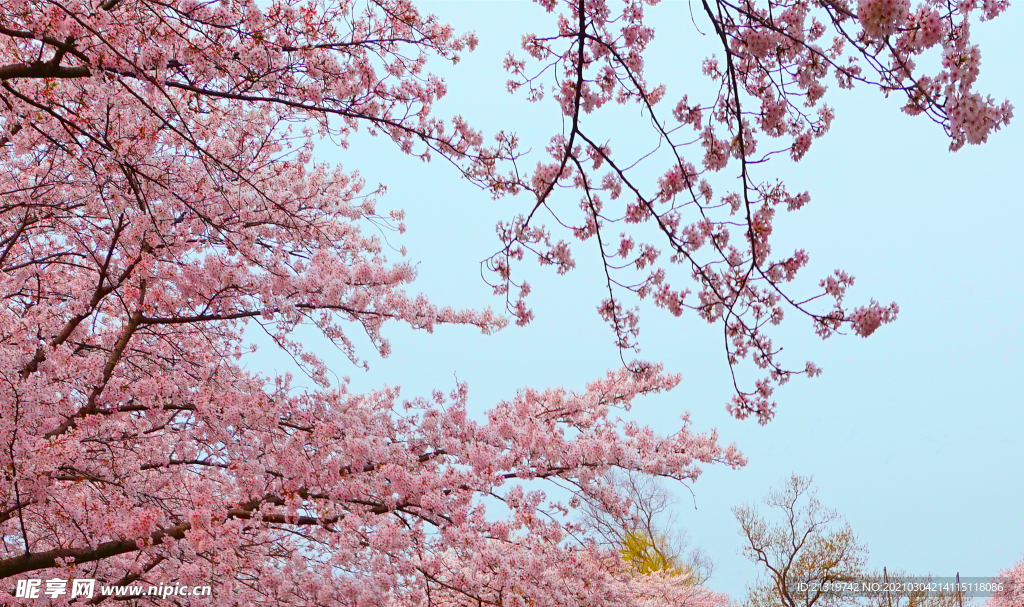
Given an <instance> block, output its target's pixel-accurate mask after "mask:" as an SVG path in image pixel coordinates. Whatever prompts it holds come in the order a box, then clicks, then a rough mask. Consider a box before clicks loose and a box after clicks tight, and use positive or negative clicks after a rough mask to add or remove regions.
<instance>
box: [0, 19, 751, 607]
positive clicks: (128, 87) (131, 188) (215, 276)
mask: <svg viewBox="0 0 1024 607" xmlns="http://www.w3.org/2000/svg"><path fill="white" fill-rule="evenodd" d="M474 44H475V40H474V39H473V37H472V36H462V37H459V36H456V35H454V34H453V32H452V31H451V29H450V28H448V27H446V26H443V25H441V24H439V23H438V22H437V20H436V19H434V18H433V17H430V16H424V15H421V14H420V13H419V12H418V11H417V10H416V8H415V7H414V6H412V5H411V4H409V3H408V2H405V1H404V0H376V1H370V2H366V3H353V2H347V1H341V2H272V3H259V4H257V3H255V2H250V1H247V0H239V1H233V0H228V1H224V2H217V3H210V2H196V1H194V0H181V1H172V2H158V1H154V0H97V1H91V0H86V1H74V2H68V3H61V2H38V1H27V0H26V1H22V0H14V1H13V2H5V3H4V4H3V6H2V7H0V191H2V192H3V199H2V208H0V226H2V227H0V294H2V296H3V299H4V304H5V305H4V306H3V307H2V309H0V335H2V337H0V579H3V580H5V581H6V582H10V585H9V587H8V588H5V592H6V591H7V590H8V589H9V588H13V587H14V585H15V584H14V583H15V580H17V579H23V578H26V577H31V578H37V579H38V578H43V579H64V580H66V579H70V578H90V579H95V580H98V581H100V583H102V584H107V585H126V584H131V583H133V582H135V581H137V580H142V581H146V580H156V581H157V582H159V583H161V584H172V583H173V584H180V585H186V584H187V585H208V584H212V585H215V591H214V593H213V596H212V597H209V598H205V597H189V598H188V599H187V602H188V604H216V605H246V606H251V605H328V604H331V605H335V604H339V603H341V604H348V605H395V606H397V605H402V606H409V605H477V606H479V605H483V604H490V605H512V606H516V605H524V606H525V605H531V606H551V607H554V606H555V605H587V606H589V607H600V606H608V607H611V606H612V605H628V604H648V605H650V604H656V603H657V604H672V605H690V606H692V607H710V606H711V605H717V604H720V603H721V602H722V601H723V600H724V599H723V597H721V596H719V595H716V594H714V593H711V592H708V591H706V590H704V589H701V588H698V587H694V586H691V585H687V584H685V583H683V582H682V581H680V580H678V579H666V578H663V577H659V576H646V577H644V576H636V577H630V576H628V575H626V574H623V573H622V571H623V568H622V567H621V562H620V561H619V560H618V556H617V554H616V553H614V552H609V551H607V550H602V549H599V548H597V547H596V546H595V545H593V544H592V543H588V542H586V541H584V540H582V539H579V538H581V533H580V530H579V528H578V526H576V525H574V524H573V523H572V522H571V521H572V517H570V516H567V515H568V513H569V511H571V510H572V509H573V508H575V507H576V505H577V504H578V503H579V502H580V500H582V499H588V500H595V499H596V500H601V501H602V502H603V503H606V504H607V506H608V508H610V509H619V510H621V509H623V508H625V507H626V506H625V505H624V503H623V498H622V496H620V495H618V494H617V492H616V491H615V490H614V489H613V488H610V487H609V486H608V485H607V482H606V480H605V477H604V473H605V472H607V471H608V470H609V469H611V468H624V469H627V470H633V471H637V472H643V473H646V474H652V475H659V476H663V477H667V478H673V479H677V480H683V481H685V480H691V479H694V478H696V476H697V475H698V473H699V472H700V469H701V466H702V465H704V464H714V463H721V464H725V465H729V466H740V465H742V464H743V463H744V462H743V459H742V457H741V456H740V454H739V453H738V452H737V451H736V450H735V448H732V447H728V448H725V447H720V446H719V445H718V443H717V440H716V437H715V435H714V434H697V433H694V432H691V431H690V429H689V427H688V423H687V422H686V421H685V420H684V421H683V423H682V424H681V427H680V429H679V431H678V432H677V433H675V434H672V435H671V436H668V437H665V436H656V435H655V434H654V433H653V432H652V431H651V430H650V429H649V428H644V427H639V426H636V425H634V424H632V423H629V422H625V421H622V420H619V419H618V418H617V417H616V416H615V414H614V411H615V410H616V409H624V408H628V407H629V406H630V405H631V403H632V401H633V399H634V398H635V397H637V396H639V395H642V394H646V393H650V392H658V391H662V390H666V389H668V388H671V387H672V386H673V385H675V384H676V383H677V382H678V377H676V376H672V375H666V374H664V373H662V371H661V369H660V367H658V366H656V365H647V364H641V363H637V364H634V365H633V366H632V367H631V370H629V371H626V370H622V371H618V372H615V373H612V374H610V375H609V376H608V377H606V378H605V379H602V380H600V381H597V382H594V383H593V384H591V385H590V386H589V387H588V388H587V389H586V390H585V391H583V392H580V393H570V392H568V391H565V390H550V391H547V392H535V391H524V392H522V393H521V394H520V395H519V396H518V397H517V398H515V399H514V400H512V401H510V402H507V403H502V404H500V405H498V406H497V407H496V408H494V409H493V410H492V411H491V412H490V413H489V418H488V419H487V421H485V422H475V421H473V420H471V419H470V418H469V417H468V416H467V413H466V399H467V396H466V389H465V387H464V386H459V387H458V388H457V389H456V390H455V391H454V392H453V393H452V394H451V395H450V396H447V397H446V396H444V395H442V394H437V395H435V396H434V398H433V399H432V400H423V399H420V400H411V401H402V400H401V399H400V398H399V396H398V389H397V388H394V389H384V390H381V391H378V392H374V393H370V394H361V395H360V394H351V393H349V392H348V391H347V389H346V387H345V385H341V386H332V385H331V384H330V382H329V381H328V379H327V376H328V370H327V367H326V365H325V364H324V361H323V360H321V359H320V358H319V357H317V356H315V355H314V354H313V353H311V352H310V351H308V350H307V349H305V348H304V347H303V345H302V344H301V343H300V341H299V340H298V339H297V338H296V337H295V335H294V332H295V329H296V328H297V327H298V326H300V325H303V324H305V325H312V326H315V327H316V328H318V329H319V331H320V332H321V333H322V334H323V335H324V336H326V337H327V338H329V339H330V340H332V341H333V342H334V343H335V344H336V345H337V346H338V348H339V349H340V350H341V351H342V352H344V353H345V354H346V355H347V356H348V357H349V358H350V359H351V360H352V361H353V362H360V360H361V359H360V357H359V354H358V353H357V352H356V348H355V345H354V342H353V341H352V340H351V338H350V335H351V331H352V330H357V331H362V332H363V333H365V334H366V335H367V336H368V338H369V341H370V342H371V343H372V344H373V346H374V347H375V348H376V349H377V350H378V351H379V353H380V354H382V355H387V354H388V352H389V349H390V346H389V343H388V341H387V339H386V338H385V337H384V336H383V334H382V329H383V327H384V325H385V323H387V322H389V321H391V322H393V323H396V322H400V323H406V324H408V325H410V326H412V327H413V328H416V329H421V330H426V331H431V330H433V328H434V327H435V326H436V325H438V324H439V323H448V324H459V325H471V326H475V327H477V328H478V329H479V330H481V331H483V332H485V333H489V332H491V331H494V330H496V329H498V328H500V327H501V326H503V325H504V324H505V322H506V321H505V318H504V317H502V316H500V315H496V314H494V313H492V312H490V311H487V310H484V311H474V310H456V309H451V308H445V307H439V306H436V305H434V304H432V303H430V302H429V301H428V300H427V299H426V298H424V297H423V296H416V295H410V294H407V293H406V292H405V291H404V290H403V288H404V286H405V285H406V284H408V283H409V282H410V281H411V280H413V278H414V275H415V272H414V270H413V268H412V267H411V266H410V265H408V264H402V263H397V264H396V263H391V262H389V261H388V260H387V259H386V258H385V256H384V254H383V248H382V243H381V239H380V238H379V237H378V236H373V235H370V234H369V233H368V232H367V230H390V229H394V230H402V229H403V227H404V226H403V225H402V223H401V222H402V214H401V213H400V212H392V213H391V214H390V215H379V214H378V212H377V210H376V206H377V203H376V197H377V195H378V194H379V192H375V191H371V192H367V191H366V190H365V187H364V184H363V182H362V181H361V179H360V178H359V176H358V175H357V174H355V173H345V172H342V171H341V169H340V168H338V167H331V166H327V165H324V164H321V163H317V162H314V161H313V158H312V149H313V145H314V143H315V142H316V140H317V138H318V137H323V136H327V135H331V136H333V137H334V138H335V139H336V140H337V141H340V142H342V144H343V145H347V142H348V137H349V135H350V134H351V132H352V131H353V130H355V129H356V128H358V127H359V126H363V127H365V128H369V129H371V130H372V131H373V132H375V133H379V134H381V135H383V136H386V137H389V138H391V139H392V140H394V142H395V143H396V144H397V145H398V146H399V148H400V149H402V150H403V151H405V152H408V153H411V154H416V155H420V156H424V157H426V156H429V155H430V154H440V155H442V156H443V157H446V158H448V159H450V160H452V161H454V162H456V163H457V164H458V166H459V167H460V168H461V169H462V170H463V171H464V172H465V173H466V174H467V175H469V176H470V177H472V178H474V179H485V180H492V181H493V180H497V177H494V175H496V174H497V173H496V171H497V168H495V167H498V166H499V165H500V164H501V163H502V162H505V161H509V160H511V159H512V153H513V152H512V149H511V147H510V146H508V145H498V146H496V147H494V148H486V147H484V146H483V145H482V143H481V141H482V137H481V136H480V135H479V133H477V132H476V131H473V130H472V129H471V128H470V127H469V126H468V125H467V124H466V123H465V121H463V120H462V119H461V118H455V119H454V120H452V121H451V122H448V123H446V122H444V121H441V120H438V119H435V118H434V117H433V116H432V114H431V105H432V103H433V102H434V101H435V100H436V99H437V98H438V97H440V96H441V95H443V94H444V92H445V89H444V83H443V82H442V81H441V80H439V79H438V78H435V77H433V76H431V75H429V74H426V73H425V72H424V64H425V61H426V59H427V57H428V56H430V55H434V56H440V57H443V58H447V59H451V60H454V59H456V58H457V57H458V53H459V52H461V51H463V50H465V49H467V48H471V47H472V46H473V45H474ZM247 327H248V328H249V329H250V330H253V329H255V330H263V331H265V332H266V333H267V335H268V336H269V337H270V338H271V339H272V340H274V341H275V342H276V343H277V344H278V345H280V346H281V348H282V349H283V350H284V351H285V352H287V353H288V354H290V355H291V356H292V357H293V358H294V360H295V361H296V362H297V363H298V364H299V365H301V366H302V367H303V368H304V370H305V371H306V372H307V373H308V374H309V376H310V377H311V378H312V379H313V380H314V381H315V382H316V385H315V386H314V387H313V388H311V389H305V390H299V389H296V388H293V387H292V385H291V382H290V379H289V377H287V376H280V377H265V376H261V375H257V374H254V373H251V372H249V371H247V370H246V369H245V368H244V366H243V362H242V356H243V354H244V353H245V352H247V351H248V348H247V347H246V340H245V339H244V335H243V333H244V331H245V330H246V328H247ZM544 484H547V485H552V486H557V487H558V490H557V491H555V492H554V494H557V495H559V496H564V502H563V501H559V499H558V498H555V497H547V496H546V495H545V494H544V493H543V492H542V486H543V485H544ZM549 492H550V491H549ZM495 501H500V502H502V503H503V504H504V506H505V508H506V509H507V512H508V514H507V516H494V515H492V514H488V513H487V511H486V508H485V507H486V505H487V503H492V504H493V503H494V502H495ZM100 600H103V598H102V597H97V598H96V600H94V601H92V602H98V601H100ZM152 600H154V599H149V598H136V599H132V601H134V602H135V603H146V602H150V601H152ZM182 600H185V599H182ZM5 601H6V599H5ZM82 601H83V599H82V598H81V597H73V598H72V597H70V596H67V595H65V596H58V597H54V600H53V601H52V603H53V604H67V603H75V604H80V603H81V602H82ZM5 604H6V603H5Z"/></svg>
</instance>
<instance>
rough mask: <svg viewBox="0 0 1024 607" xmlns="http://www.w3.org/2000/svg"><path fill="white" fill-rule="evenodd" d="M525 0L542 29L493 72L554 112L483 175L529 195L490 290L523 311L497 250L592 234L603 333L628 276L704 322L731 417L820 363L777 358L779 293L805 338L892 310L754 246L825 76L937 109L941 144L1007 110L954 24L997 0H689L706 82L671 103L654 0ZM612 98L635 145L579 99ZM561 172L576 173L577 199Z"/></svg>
mask: <svg viewBox="0 0 1024 607" xmlns="http://www.w3.org/2000/svg"><path fill="white" fill-rule="evenodd" d="M537 3H538V4H540V5H541V6H543V7H544V8H545V9H547V10H548V11H549V12H552V13H555V12H557V31H553V32H551V33H550V34H544V35H542V34H534V35H527V36H524V38H523V51H524V52H525V54H526V56H525V57H517V56H515V55H512V54H510V55H509V56H508V58H507V60H506V62H505V67H506V68H507V70H508V71H509V72H510V75H511V79H510V80H509V83H508V86H509V89H510V90H512V91H517V90H526V91H527V92H528V98H529V99H530V100H531V101H539V100H541V99H542V98H544V97H545V95H547V96H550V97H551V98H552V99H553V100H554V101H555V102H556V103H557V104H558V105H559V106H560V110H561V112H562V114H563V115H564V117H565V120H564V124H565V125H566V126H565V130H564V132H562V133H560V134H558V135H557V136H555V137H554V138H552V139H551V143H550V146H549V147H548V153H549V157H548V158H546V159H545V160H543V161H541V162H539V163H538V164H537V167H536V169H535V170H533V171H532V172H530V173H528V174H524V175H523V176H522V177H521V178H520V175H519V172H518V171H517V172H516V173H515V177H514V178H513V179H512V180H510V181H508V182H501V183H497V184H492V187H493V189H494V190H495V192H496V194H497V195H501V194H504V193H506V192H527V193H528V194H529V195H530V198H531V202H530V208H529V211H528V212H525V213H523V214H521V215H519V216H517V217H516V218H515V219H514V220H512V221H510V222H508V223H507V224H502V225H500V226H499V230H498V231H499V235H500V236H501V238H502V239H503V241H504V247H503V248H502V249H501V250H500V251H499V252H498V253H497V254H495V255H494V256H493V257H491V258H490V259H489V260H487V262H486V265H487V267H488V268H489V269H490V270H492V272H493V275H494V276H495V279H496V280H495V281H494V287H495V291H496V292H498V293H500V294H503V295H504V296H505V297H506V298H507V302H508V309H509V310H510V311H511V312H512V313H513V314H514V315H515V316H516V317H517V318H518V320H519V322H520V323H525V322H528V321H529V320H530V319H531V317H532V312H531V311H530V309H529V308H528V307H527V306H526V304H525V303H524V300H523V297H525V296H526V295H527V294H528V293H529V285H528V284H526V283H524V282H521V281H520V282H516V281H515V280H513V274H512V267H513V265H514V264H515V263H516V262H518V261H519V260H521V259H523V257H524V256H525V255H527V254H535V255H537V256H538V258H539V259H540V262H541V263H542V264H549V265H554V266H555V267H556V268H557V270H558V272H559V273H564V272H566V271H568V270H570V269H572V268H573V267H574V266H575V260H574V257H573V254H572V252H573V247H572V245H571V244H570V243H571V240H573V239H574V240H577V241H588V240H590V241H596V246H597V248H598V249H599V251H600V253H599V257H600V262H601V264H602V267H603V269H604V276H605V284H606V287H607V293H608V295H607V298H606V299H605V300H604V301H603V302H602V303H601V305H600V306H599V312H600V314H601V316H602V317H603V318H604V319H605V320H606V321H607V322H608V323H609V324H610V325H611V327H612V329H613V330H614V333H615V337H616V343H617V344H618V346H619V347H620V348H622V349H624V350H625V349H630V348H635V347H636V346H637V336H638V331H639V317H638V312H637V310H636V308H630V307H629V306H630V304H629V302H628V301H627V299H628V298H629V297H630V296H635V297H636V298H638V299H648V298H649V299H650V300H653V302H654V304H655V305H656V306H659V307H661V308H664V309H666V310H668V311H669V312H671V313H672V314H674V315H677V316H678V315H680V314H682V313H683V312H684V311H686V310H692V311H694V312H695V313H696V314H698V315H699V316H700V318H702V319H704V320H706V321H707V322H709V323H717V324H719V325H720V326H721V328H722V331H723V334H724V335H723V336H724V341H725V348H726V356H727V360H728V363H729V365H730V369H732V370H733V378H734V384H735V390H736V394H735V397H734V398H733V401H732V403H731V404H730V410H731V412H732V413H733V414H734V415H736V416H737V417H740V418H743V417H747V416H749V415H756V416H757V418H758V419H759V420H760V421H761V422H762V423H764V422H766V421H767V420H769V419H770V418H771V417H772V415H773V414H774V409H775V403H774V402H772V401H771V400H770V399H771V395H772V393H773V391H774V386H777V385H779V384H782V383H785V382H786V381H787V380H788V379H790V377H792V376H793V375H794V374H806V375H808V376H814V375H817V374H818V373H819V372H820V370H819V369H818V368H817V367H816V366H815V365H814V364H813V363H807V364H806V366H803V367H802V368H797V369H793V368H789V367H787V366H785V363H784V362H783V361H781V360H780V358H779V356H778V355H779V352H780V351H781V348H780V347H779V346H777V345H775V343H774V342H773V340H772V338H771V336H770V329H771V327H772V326H773V325H777V324H778V323H780V322H781V321H782V319H783V317H784V314H785V313H786V311H787V310H789V311H796V312H798V313H800V314H803V315H805V316H807V317H808V318H810V320H811V321H812V323H813V328H814V330H815V331H816V333H817V334H818V335H820V336H821V337H822V338H827V337H829V336H831V335H833V334H835V333H837V332H839V331H841V330H842V329H843V327H848V328H851V329H852V330H853V331H854V332H855V333H857V334H858V335H861V336H864V337H866V336H868V335H870V334H871V333H873V332H874V331H875V330H876V329H877V328H878V327H879V326H880V325H882V324H885V323H887V322H890V321H892V320H893V319H894V318H895V317H896V314H897V312H898V308H897V306H896V304H890V305H882V304H879V303H878V302H876V301H874V300H872V301H871V302H870V303H869V304H867V305H865V306H861V307H856V308H852V309H851V308H850V307H847V305H846V304H845V303H844V295H845V293H846V291H847V289H848V287H849V286H850V285H852V284H853V277H852V276H850V275H849V274H847V273H846V272H843V271H840V270H837V271H836V272H835V273H834V274H833V275H830V276H826V277H825V278H823V279H822V280H821V281H820V291H818V292H817V293H814V292H811V293H806V294H804V295H797V294H796V293H797V291H795V290H794V289H792V287H791V285H789V284H788V283H790V282H792V281H793V280H794V279H795V278H796V276H797V274H798V273H799V271H800V270H801V269H802V268H803V267H804V266H805V265H806V264H807V261H808V254H807V252H806V251H804V250H802V249H799V250H796V251H793V252H791V253H782V254H773V249H772V246H771V236H772V232H773V225H774V220H775V218H776V214H777V212H778V211H779V210H780V209H782V210H786V211H795V210H798V209H800V208H801V207H803V206H804V205H806V204H807V203H808V201H809V200H810V196H809V195H808V194H807V193H806V192H799V193H798V192H794V191H792V190H790V189H789V188H788V187H787V186H786V185H784V184H783V183H781V182H780V181H778V180H775V179H773V178H772V177H771V175H770V174H768V173H766V172H765V171H766V167H765V164H766V163H767V162H768V161H769V160H771V159H772V157H773V156H776V155H782V154H784V155H788V156H789V157H790V158H791V159H792V160H794V161H799V160H800V159H801V158H803V157H804V155H805V154H806V153H807V151H808V149H809V148H810V146H811V144H812V142H813V141H814V140H815V139H817V138H819V137H822V136H823V135H824V134H825V133H826V132H827V131H828V129H829V126H830V124H831V122H832V120H833V118H834V112H833V110H832V108H830V107H829V106H828V105H826V104H825V103H824V102H823V98H824V96H825V94H826V90H827V86H828V81H829V80H831V79H832V78H834V79H835V82H836V84H838V86H839V87H841V88H850V87H853V86H854V85H857V84H862V85H868V86H875V87H878V88H879V89H880V90H881V91H882V92H883V93H884V94H886V95H899V96H901V97H904V98H905V99H906V105H905V106H904V111H905V112H907V113H908V114H912V115H917V114H923V115H926V116H928V117H929V118H931V119H932V120H933V121H935V122H936V123H938V124H939V125H940V126H942V128H944V129H945V131H946V133H947V134H948V135H949V137H950V139H951V143H950V148H951V149H953V150H956V149H959V148H960V147H962V146H963V145H964V144H965V143H972V144H977V143H982V142H984V141H985V140H986V139H987V138H988V136H989V134H990V133H992V132H994V131H996V130H999V128H1000V127H1001V126H1003V125H1004V124H1006V123H1007V122H1008V121H1009V119H1010V117H1011V115H1012V108H1011V106H1010V105H1009V104H1008V103H1002V104H997V103H995V102H994V101H993V100H992V99H991V98H983V97H982V96H981V95H980V94H979V93H977V92H975V90H974V84H975V81H976V78H977V75H978V65H979V61H980V53H979V50H978V47H977V46H975V45H973V44H972V43H971V40H970V24H971V19H972V17H974V16H975V15H980V18H981V20H983V21H984V20H987V19H992V18H994V17H996V16H997V15H999V14H1000V13H1001V12H1002V11H1003V10H1004V9H1005V8H1006V6H1007V3H1006V2H1005V1H1003V0H986V2H985V3H984V4H983V5H982V4H979V3H978V2H975V1H973V0H967V1H954V0H927V1H925V2H921V3H919V4H917V5H914V6H912V5H911V3H910V2H909V0H860V2H859V3H851V2H848V1H847V0H767V1H766V2H755V1H753V0H739V1H734V0H701V2H699V3H696V2H695V3H692V6H693V7H694V8H696V9H697V10H696V11H695V15H694V16H695V18H697V19H700V20H701V22H702V23H703V24H704V25H702V26H701V27H705V28H706V29H708V30H709V31H710V34H712V35H711V36H709V37H710V38H711V39H713V40H715V41H716V42H717V44H716V46H717V49H716V54H715V55H712V56H711V57H709V58H707V59H706V60H705V61H704V64H703V71H704V74H705V75H706V76H707V77H708V78H710V79H711V80H712V81H713V83H714V84H715V85H716V87H717V95H716V96H714V98H712V99H709V100H706V101H704V102H700V101H697V100H691V99H690V98H689V97H688V96H687V95H682V96H681V97H679V96H677V97H674V98H673V99H674V101H672V102H670V105H671V104H673V103H674V105H671V107H665V103H666V102H665V97H666V96H667V95H668V90H667V88H666V86H665V85H655V84H652V83H649V82H648V81H647V80H646V78H645V73H644V64H645V54H647V53H648V52H649V49H648V47H649V44H650V42H651V41H652V39H653V38H654V35H655V30H654V28H653V27H652V26H651V25H649V22H650V19H649V18H648V17H647V16H646V15H645V10H646V9H647V5H654V4H657V2H656V1H651V0H648V1H641V0H626V1H625V2H616V3H613V2H609V1H607V0H564V1H558V0H537ZM697 24H698V22H697V21H695V25H697ZM929 49H939V50H940V51H941V66H936V68H933V69H932V70H931V71H929V70H928V69H926V68H919V67H918V65H917V63H916V61H917V60H918V59H919V58H920V57H921V55H922V53H924V52H925V51H927V50H929ZM613 102H615V103H618V104H626V105H635V106H637V107H638V109H639V113H640V114H641V115H642V117H643V122H642V123H641V124H638V125H637V126H636V127H635V128H634V129H632V132H633V133H634V137H637V136H636V135H635V133H638V132H641V131H640V129H643V128H649V129H650V130H649V135H650V136H652V137H653V139H654V140H655V143H654V147H653V148H652V149H651V150H650V152H649V153H646V154H642V155H640V156H638V157H631V156H626V157H623V156H622V155H617V154H615V153H613V151H612V144H611V143H610V142H609V141H608V140H607V139H604V138H602V137H603V135H600V127H601V126H602V121H601V119H600V118H597V116H598V115H599V113H600V110H601V109H602V108H603V106H606V105H608V104H611V103H613ZM645 124H648V125H649V126H648V127H645V126H644V125H645ZM658 163H661V164H658ZM516 164H517V166H518V164H522V161H521V159H520V160H519V161H518V162H517V163H516ZM652 169H653V170H654V171H655V172H656V173H658V174H660V175H661V176H660V177H658V178H656V179H654V180H653V182H647V181H645V180H644V177H643V173H642V171H647V172H648V173H650V172H651V170H652ZM723 174H729V175H730V176H733V177H735V178H734V179H733V178H730V179H727V180H722V175H723ZM716 179H718V180H719V183H720V185H715V186H714V187H713V184H714V182H715V180H716ZM736 184H738V185H736ZM560 189H571V190H574V191H575V192H577V193H578V195H579V203H578V209H576V208H574V206H575V205H573V204H571V203H570V204H566V202H565V201H563V197H562V196H559V195H558V194H557V192H558V190H560ZM716 189H718V193H717V194H716V193H715V190H716ZM544 212H546V213H547V214H549V215H550V217H551V218H552V220H553V222H554V223H555V224H557V225H558V226H561V227H564V228H565V231H566V232H570V233H571V236H569V237H568V239H567V240H566V239H562V240H559V239H558V237H557V236H556V235H555V234H553V232H552V231H550V230H548V229H547V228H545V227H544V226H543V225H541V224H540V222H541V216H542V214H543V213H544ZM638 224H640V225H638ZM687 281H689V282H687ZM821 301H828V302H830V304H828V305H827V306H824V307H823V306H821V303H820V302H821ZM744 359H747V360H751V361H752V362H753V363H754V364H755V365H756V366H757V367H759V368H760V369H761V370H762V372H763V376H762V377H761V378H760V379H758V380H756V381H755V383H754V387H753V388H750V387H747V386H745V385H743V383H742V382H739V381H737V380H736V373H735V366H736V365H737V363H739V362H740V361H742V360H744Z"/></svg>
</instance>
